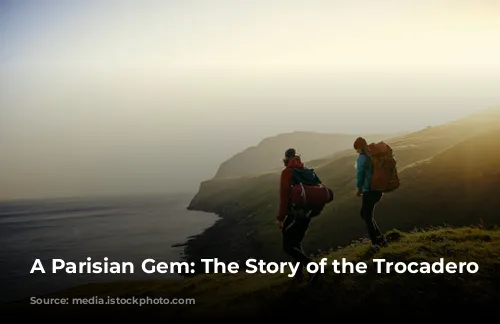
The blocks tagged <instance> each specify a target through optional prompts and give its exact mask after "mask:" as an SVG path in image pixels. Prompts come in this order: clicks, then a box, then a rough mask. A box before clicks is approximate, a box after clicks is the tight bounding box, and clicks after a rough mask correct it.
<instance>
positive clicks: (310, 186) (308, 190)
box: [290, 168, 334, 209]
mask: <svg viewBox="0 0 500 324" xmlns="http://www.w3.org/2000/svg"><path fill="white" fill-rule="evenodd" d="M291 187H292V188H291V192H290V202H291V203H292V205H293V206H295V207H305V208H310V209H322V208H323V207H324V206H325V205H326V204H328V203H330V202H331V201H333V198H334V195H333V191H332V190H331V189H330V188H328V187H327V186H325V185H324V184H323V183H322V182H321V180H320V179H319V177H318V175H317V174H316V172H315V171H314V169H308V168H294V169H293V172H292V185H291Z"/></svg>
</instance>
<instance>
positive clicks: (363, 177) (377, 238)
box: [354, 137, 387, 249]
mask: <svg viewBox="0 0 500 324" xmlns="http://www.w3.org/2000/svg"><path fill="white" fill-rule="evenodd" d="M354 149H355V150H356V152H357V153H358V154H359V155H358V158H357V161H356V187H357V191H356V195H357V196H358V197H361V211H360V214H361V218H362V219H363V220H364V221H365V223H366V228H367V230H368V235H369V237H370V240H371V242H372V248H374V249H377V248H379V247H381V246H387V240H386V238H385V236H384V235H383V234H382V232H381V231H380V228H379V227H378V225H377V222H376V221H375V207H376V205H377V204H378V203H379V202H380V200H381V199H382V197H383V194H384V193H383V192H382V191H380V190H375V189H373V188H372V175H373V167H372V159H371V157H370V156H369V155H368V154H367V150H368V144H367V142H366V140H365V139H364V138H363V137H358V138H357V139H356V140H355V141H354Z"/></svg>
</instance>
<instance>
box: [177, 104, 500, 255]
mask: <svg viewBox="0 0 500 324" xmlns="http://www.w3.org/2000/svg"><path fill="white" fill-rule="evenodd" d="M489 113H490V115H486V116H481V115H477V116H474V117H471V118H468V119H467V120H465V121H462V120H461V121H457V122H455V123H451V124H447V125H443V126H439V127H432V128H427V129H425V130H422V131H420V132H416V133H412V134H408V135H406V136H402V137H399V138H395V139H393V140H390V141H388V142H389V143H390V144H391V145H392V146H393V147H394V149H395V151H396V154H397V159H398V163H399V169H400V172H401V179H402V184H403V186H402V188H401V189H400V190H398V191H397V192H394V193H391V194H388V195H386V197H385V198H384V201H383V202H382V203H381V204H380V206H379V207H378V209H377V212H378V215H379V216H378V221H379V225H381V227H382V228H383V229H387V228H400V229H402V230H410V229H411V228H413V227H422V226H427V225H429V224H432V225H439V224H443V223H450V224H454V225H469V224H477V223H478V222H480V221H481V219H483V220H484V221H487V222H493V223H498V221H499V220H500V219H499V218H498V217H499V216H498V215H496V214H495V213H494V212H495V211H496V210H498V203H497V201H496V200H495V199H493V198H492V197H493V195H491V194H489V193H490V192H494V191H495V190H496V185H495V183H496V182H498V181H497V180H498V173H495V170H498V167H497V166H498V165H499V164H500V154H498V153H497V154H495V152H500V142H498V141H495V140H494V139H496V138H499V137H498V135H499V133H497V132H496V131H495V129H500V114H499V113H498V110H492V111H490V112H489ZM490 139H493V140H490ZM484 143H487V145H483V144H484ZM476 148H479V149H476ZM471 150H473V151H471ZM470 152H473V154H470ZM453 155H458V157H459V158H458V159H455V158H453ZM469 155H470V159H472V160H471V161H475V162H480V161H489V162H488V163H489V164H488V163H479V164H477V166H476V164H474V163H475V162H474V163H472V162H471V161H468V160H467V159H465V158H464V156H469ZM355 158H356V157H355V154H354V153H353V152H352V151H346V152H340V153H337V154H336V155H335V157H334V158H332V160H330V161H329V162H328V160H326V159H322V160H317V161H314V162H312V163H308V164H309V165H312V166H314V167H315V168H316V170H317V172H318V174H319V175H320V177H321V178H322V179H323V181H324V182H325V183H326V184H327V185H329V186H330V187H332V188H333V189H334V190H335V193H336V200H335V202H334V203H333V204H330V205H329V206H328V207H327V208H326V209H325V211H324V213H323V214H322V215H321V216H320V217H319V218H317V219H316V220H315V222H314V223H313V224H312V226H311V229H310V231H309V234H308V236H307V238H306V240H305V241H304V244H305V248H306V249H307V250H309V251H311V252H313V253H315V252H316V251H318V249H322V250H325V249H330V248H331V247H334V248H335V247H337V246H338V245H344V244H347V243H348V242H350V241H351V240H352V239H356V238H358V237H361V236H364V235H365V229H364V226H363V223H362V222H361V220H360V218H359V216H358V214H359V199H358V198H357V197H355V196H354V195H353V188H354V175H355V174H354V173H355V169H354V161H355ZM443 170H446V172H444V171H443ZM464 170H469V171H470V172H469V173H464ZM476 171H477V172H476ZM478 172H479V173H478ZM497 172H498V171H497ZM486 174H488V175H486ZM278 177H279V173H277V172H274V173H267V174H262V175H256V176H254V177H245V178H235V179H220V180H213V181H207V182H204V183H202V185H201V187H200V190H199V192H198V194H197V195H196V196H195V197H194V199H193V201H192V204H191V208H193V209H201V210H205V211H210V212H216V213H218V214H220V215H221V216H222V218H223V219H222V220H221V221H219V222H218V223H217V224H216V225H215V226H214V227H212V228H210V229H208V230H207V231H206V232H205V233H204V234H202V235H200V236H198V237H196V238H195V239H193V240H192V241H191V242H190V244H189V245H188V247H187V251H186V252H187V254H188V255H192V256H193V258H194V259H197V258H199V257H202V256H207V257H216V256H217V257H220V258H222V259H228V260H234V259H235V258H242V259H246V258H249V257H260V258H265V259H283V258H285V257H284V255H283V253H282V250H281V242H280V235H279V232H278V231H277V229H276V228H275V226H274V217H275V215H276V213H277V201H278V196H277V194H278V190H277V185H278ZM221 237H223V238H224V239H223V240H221V239H220V238H221Z"/></svg>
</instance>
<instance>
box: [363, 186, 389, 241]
mask: <svg viewBox="0 0 500 324" xmlns="http://www.w3.org/2000/svg"><path fill="white" fill-rule="evenodd" d="M381 199H382V193H381V192H379V191H369V192H364V193H363V196H362V203H361V211H360V214H361V218H362V219H363V220H364V221H365V223H366V229H367V230H368V235H369V237H370V240H371V241H372V244H379V243H381V242H382V241H383V240H384V235H383V234H382V232H381V231H380V228H379V227H378V225H377V222H376V221H375V207H376V206H377V204H378V203H379V202H380V200H381Z"/></svg>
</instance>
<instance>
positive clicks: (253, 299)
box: [2, 227, 500, 323]
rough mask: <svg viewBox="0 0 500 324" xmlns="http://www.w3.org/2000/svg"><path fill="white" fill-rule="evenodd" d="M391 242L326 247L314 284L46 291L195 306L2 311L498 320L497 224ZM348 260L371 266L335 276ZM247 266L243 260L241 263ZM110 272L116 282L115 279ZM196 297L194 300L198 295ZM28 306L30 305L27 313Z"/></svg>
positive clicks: (192, 282) (252, 282)
mask: <svg viewBox="0 0 500 324" xmlns="http://www.w3.org/2000/svg"><path fill="white" fill-rule="evenodd" d="M387 234H388V235H387V236H388V238H389V240H390V245H389V247H387V248H383V249H381V251H380V252H378V253H377V254H375V255H374V254H373V253H372V252H370V250H369V248H368V246H367V244H365V243H363V242H356V243H353V244H351V245H350V246H347V247H345V248H343V249H341V250H339V251H336V252H333V253H329V254H325V255H323V256H321V257H326V258H327V259H328V263H327V264H328V265H327V267H326V268H325V274H324V275H323V276H322V277H320V279H319V281H318V285H315V286H307V285H306V284H301V285H298V284H296V283H294V282H293V281H292V280H291V279H290V278H288V277H287V276H286V274H266V275H264V274H245V273H239V274H227V275H223V274H217V275H199V276H197V277H195V278H190V279H185V280H182V281H169V280H164V281H149V282H148V281H142V282H141V281H139V282H110V283H106V284H104V283H96V284H88V285H84V286H80V287H76V288H73V289H69V290H67V291H63V292H60V293H57V294H51V295H48V296H44V297H63V298H84V297H85V298H91V297H101V298H104V299H105V300H106V299H107V298H108V297H110V298H116V297H121V298H127V297H129V298H130V297H136V298H146V297H150V298H170V299H174V298H188V299H190V300H191V304H189V305H156V306H155V305H142V306H139V305H131V306H128V305H87V306H81V305H80V306H78V305H77V306H74V305H73V306H72V305H64V306H61V305H55V306H49V305H43V306H31V307H29V308H28V307H27V306H28V303H29V301H22V302H19V303H13V304H9V305H5V306H4V307H5V309H4V310H3V313H2V314H3V315H4V318H9V317H10V316H13V318H15V320H16V321H19V320H20V319H22V318H23V317H28V318H30V319H35V318H38V317H39V316H43V317H44V319H46V320H48V319H61V318H69V317H70V318H78V319H79V320H91V321H94V320H95V319H99V320H104V319H113V320H115V321H116V320H117V319H120V320H122V319H127V321H129V320H132V319H133V320H140V322H143V321H145V320H167V321H174V322H183V323H186V322H188V321H190V320H198V321H203V322H204V323H206V321H208V320H211V319H214V320H220V321H223V320H224V319H225V320H226V321H229V320H232V321H234V320H241V319H246V320H248V319H252V320H264V319H265V320H269V319H274V317H276V318H279V320H280V321H283V320H287V321H288V320H292V319H293V320H297V319H303V318H306V319H307V318H309V319H311V315H312V316H314V318H315V319H320V318H323V319H330V318H335V319H347V318H348V319H350V320H356V319H373V316H374V314H376V316H375V317H376V318H384V319H385V320H384V321H387V320H389V321H390V322H394V319H400V318H411V319H412V320H414V321H416V320H419V321H429V320H433V319H442V320H444V318H446V319H447V320H457V319H460V320H464V319H465V318H468V319H474V320H477V316H478V314H485V316H487V317H488V319H490V320H494V319H495V318H496V319H498V318H499V315H498V312H495V311H494V309H495V307H496V305H497V302H498V300H499V298H500V281H499V276H498V271H499V270H500V245H499V244H500V232H499V231H498V230H497V229H490V230H487V229H481V228H446V227H445V228H441V229H433V230H429V231H418V232H413V233H402V232H399V231H391V232H390V233H387ZM342 258H346V260H347V261H351V262H366V263H367V264H368V269H367V273H365V274H335V273H334V272H333V270H332V267H331V262H332V261H333V260H339V261H341V259H342ZM374 258H381V259H386V260H387V261H389V262H405V263H406V264H408V263H409V262H418V263H421V262H427V263H432V262H437V261H439V259H440V258H443V259H444V260H443V261H444V264H446V263H448V262H457V263H458V262H476V263H477V264H478V266H479V271H478V272H477V273H475V274H469V273H467V272H465V273H458V272H457V273H446V272H445V273H441V274H439V273H438V274H432V273H424V274H411V273H405V274H399V273H395V272H394V271H391V273H382V274H377V273H376V268H375V265H374V264H373V262H372V259H374ZM242 270H243V271H244V270H245V267H243V268H242ZM110 280H113V279H112V277H110ZM193 301H194V303H193ZM28 310H29V311H28Z"/></svg>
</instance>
